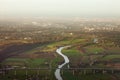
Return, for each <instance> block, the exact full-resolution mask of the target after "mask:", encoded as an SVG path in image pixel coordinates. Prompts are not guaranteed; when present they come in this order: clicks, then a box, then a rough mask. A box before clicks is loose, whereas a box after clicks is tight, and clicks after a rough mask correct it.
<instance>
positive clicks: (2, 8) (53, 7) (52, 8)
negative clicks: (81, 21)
mask: <svg viewBox="0 0 120 80" xmlns="http://www.w3.org/2000/svg"><path fill="white" fill-rule="evenodd" d="M0 15H18V16H20V15H24V16H25V15H39V16H51V15H52V16H87V17H89V16H113V17H114V16H120V0H0Z"/></svg>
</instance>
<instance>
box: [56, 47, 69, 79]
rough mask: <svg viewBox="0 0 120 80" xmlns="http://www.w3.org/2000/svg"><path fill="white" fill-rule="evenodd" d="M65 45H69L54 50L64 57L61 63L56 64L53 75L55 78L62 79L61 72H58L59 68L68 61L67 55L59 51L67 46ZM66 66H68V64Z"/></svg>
mask: <svg viewBox="0 0 120 80" xmlns="http://www.w3.org/2000/svg"><path fill="white" fill-rule="evenodd" d="M67 47H70V46H64V47H60V48H58V49H57V50H56V52H57V53H58V54H59V55H61V56H62V57H63V58H64V63H63V64H61V65H58V68H57V69H56V71H55V77H56V79H57V80H63V79H62V76H61V74H60V71H61V68H62V67H63V66H65V65H66V64H68V63H69V59H68V57H67V56H66V55H64V54H62V52H61V51H62V49H64V48H67ZM68 67H69V66H68Z"/></svg>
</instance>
